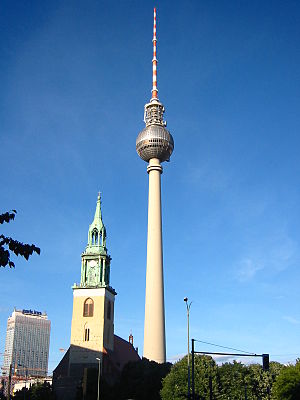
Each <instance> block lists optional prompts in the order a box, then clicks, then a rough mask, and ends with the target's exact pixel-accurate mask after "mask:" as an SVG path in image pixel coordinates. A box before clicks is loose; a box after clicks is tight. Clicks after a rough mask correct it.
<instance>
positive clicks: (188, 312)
mask: <svg viewBox="0 0 300 400" xmlns="http://www.w3.org/2000/svg"><path fill="white" fill-rule="evenodd" d="M183 301H184V302H185V304H186V313H187V348H188V358H187V364H188V399H190V397H191V396H190V388H191V380H190V308H191V304H192V302H190V303H188V298H187V297H185V298H184V299H183Z"/></svg>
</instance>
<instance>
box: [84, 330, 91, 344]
mask: <svg viewBox="0 0 300 400" xmlns="http://www.w3.org/2000/svg"><path fill="white" fill-rule="evenodd" d="M89 340H90V329H89V328H86V329H85V330H84V341H85V342H88V341H89Z"/></svg>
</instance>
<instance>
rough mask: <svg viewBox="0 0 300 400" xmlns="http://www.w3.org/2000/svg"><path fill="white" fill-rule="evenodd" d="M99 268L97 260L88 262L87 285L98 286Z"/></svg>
mask: <svg viewBox="0 0 300 400" xmlns="http://www.w3.org/2000/svg"><path fill="white" fill-rule="evenodd" d="M99 283H100V282H99V266H98V262H97V260H88V261H87V284H88V286H96V285H97V284H99Z"/></svg>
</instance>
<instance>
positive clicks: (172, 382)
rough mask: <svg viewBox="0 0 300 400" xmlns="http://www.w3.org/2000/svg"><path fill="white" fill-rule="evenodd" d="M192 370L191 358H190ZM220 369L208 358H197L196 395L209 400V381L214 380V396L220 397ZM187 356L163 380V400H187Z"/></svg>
mask: <svg viewBox="0 0 300 400" xmlns="http://www.w3.org/2000/svg"><path fill="white" fill-rule="evenodd" d="M190 368H191V357H190ZM217 371H218V367H217V365H216V363H215V361H214V360H213V359H212V358H211V357H208V356H199V355H197V356H195V393H196V394H201V396H202V398H203V399H209V379H210V377H211V380H212V390H213V396H214V397H216V396H218V395H219V380H218V373H217ZM187 377H188V368H187V356H185V357H184V358H182V359H181V360H180V361H178V362H177V363H175V364H174V365H173V367H172V369H171V372H170V373H169V374H168V375H167V376H166V377H165V379H164V380H163V387H162V390H161V392H160V394H161V398H162V399H163V400H180V399H184V398H187V393H188V379H187Z"/></svg>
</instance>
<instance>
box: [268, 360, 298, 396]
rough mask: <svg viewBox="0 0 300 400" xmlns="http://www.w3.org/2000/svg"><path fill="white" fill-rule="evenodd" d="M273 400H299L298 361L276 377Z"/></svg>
mask: <svg viewBox="0 0 300 400" xmlns="http://www.w3.org/2000/svg"><path fill="white" fill-rule="evenodd" d="M273 396H274V399H277V400H299V399H300V360H299V359H298V360H297V362H296V365H289V366H288V367H284V368H283V369H282V370H281V371H280V374H279V375H278V377H277V379H276V382H275V384H274V389H273Z"/></svg>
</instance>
